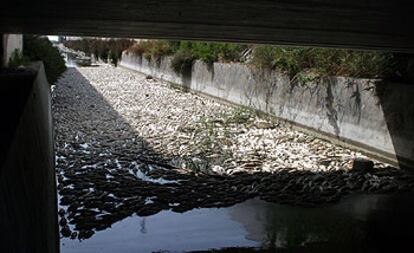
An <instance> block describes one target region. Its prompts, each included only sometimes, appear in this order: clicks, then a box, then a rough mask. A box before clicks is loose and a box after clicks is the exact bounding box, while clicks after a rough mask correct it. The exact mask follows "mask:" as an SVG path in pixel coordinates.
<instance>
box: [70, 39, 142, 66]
mask: <svg viewBox="0 0 414 253" xmlns="http://www.w3.org/2000/svg"><path fill="white" fill-rule="evenodd" d="M64 44H65V46H66V47H68V48H71V49H73V50H77V51H82V52H84V53H85V54H86V55H87V56H92V54H94V56H95V58H96V59H97V60H99V59H101V60H102V61H104V62H108V58H110V61H111V63H113V64H114V65H116V64H117V63H118V61H119V59H120V58H121V55H122V52H123V51H124V50H125V49H127V48H129V47H131V46H132V45H133V44H134V41H133V40H130V39H109V40H104V39H86V38H85V39H81V40H70V41H66V42H65V43H64Z"/></svg>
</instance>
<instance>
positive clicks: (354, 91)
mask: <svg viewBox="0 0 414 253" xmlns="http://www.w3.org/2000/svg"><path fill="white" fill-rule="evenodd" d="M170 61H171V59H170V58H168V57H166V58H162V59H161V60H160V61H159V62H148V61H147V60H146V59H145V58H141V57H138V56H132V55H128V54H126V53H124V54H123V55H122V61H121V63H120V65H121V66H124V67H127V68H130V69H133V70H137V71H139V72H142V73H145V74H149V75H152V76H154V77H156V78H159V79H162V80H165V81H168V82H172V83H175V84H179V85H181V86H184V87H186V88H188V89H191V90H193V91H196V92H201V93H204V94H207V95H210V96H214V97H216V98H220V99H224V100H226V101H228V102H231V103H235V104H238V105H244V106H248V107H250V108H253V109H257V110H260V111H263V112H266V113H269V114H271V115H274V116H276V117H278V118H281V119H284V120H287V121H290V122H292V123H295V124H297V125H299V126H302V127H305V128H307V129H310V130H316V131H317V132H318V133H322V134H323V135H325V136H326V137H328V138H330V139H331V140H336V141H340V142H341V143H343V144H346V145H352V146H353V147H355V148H358V149H359V150H362V151H365V152H367V153H370V154H374V155H376V156H379V157H381V158H383V159H385V160H387V161H388V162H392V163H393V164H394V165H398V166H401V167H406V166H408V167H413V164H414V163H413V158H414V117H413V115H414V104H413V103H412V101H411V100H412V98H413V97H414V86H412V85H408V84H398V83H381V82H379V80H370V79H354V78H345V77H330V78H324V79H318V80H315V81H311V82H307V83H306V84H302V83H298V82H290V81H289V79H288V77H287V76H285V75H283V74H281V73H279V72H276V71H267V72H266V71H259V70H257V69H255V68H253V67H249V66H247V65H243V64H223V63H214V64H213V65H212V66H207V65H206V64H204V63H202V62H200V61H197V62H196V63H195V64H194V65H193V68H192V71H191V73H189V74H188V75H185V76H181V75H177V74H176V73H174V71H173V70H172V69H171V68H170ZM332 137H333V138H332Z"/></svg>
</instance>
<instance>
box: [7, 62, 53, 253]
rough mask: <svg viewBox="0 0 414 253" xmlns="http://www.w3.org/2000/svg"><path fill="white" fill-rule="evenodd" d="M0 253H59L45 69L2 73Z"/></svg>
mask: <svg viewBox="0 0 414 253" xmlns="http://www.w3.org/2000/svg"><path fill="white" fill-rule="evenodd" d="M0 83H1V85H0V111H1V117H2V120H1V124H0V135H1V136H0V139H1V142H0V228H1V232H0V234H1V236H0V252H8V253H12V252H16V253H23V252H28V253H29V252H39V253H57V252H59V231H58V226H57V195H56V180H55V171H54V152H53V138H52V117H51V98H50V86H49V84H48V83H47V80H46V75H45V72H44V68H43V64H42V63H40V62H38V63H35V64H33V65H31V66H30V68H29V69H26V70H24V71H15V72H3V73H0Z"/></svg>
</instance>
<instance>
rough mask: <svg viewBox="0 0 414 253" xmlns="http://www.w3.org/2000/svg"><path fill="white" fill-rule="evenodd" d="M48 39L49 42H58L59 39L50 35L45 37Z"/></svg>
mask: <svg viewBox="0 0 414 253" xmlns="http://www.w3.org/2000/svg"><path fill="white" fill-rule="evenodd" d="M47 37H48V38H49V40H50V41H58V39H59V37H58V36H54V35H53V36H52V35H48V36H47Z"/></svg>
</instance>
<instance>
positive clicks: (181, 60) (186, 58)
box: [171, 49, 194, 73]
mask: <svg viewBox="0 0 414 253" xmlns="http://www.w3.org/2000/svg"><path fill="white" fill-rule="evenodd" d="M193 62H194V56H193V54H192V53H191V51H190V50H189V49H180V50H179V51H177V53H175V55H174V57H173V59H172V60H171V67H172V69H173V70H174V71H175V72H176V73H186V72H188V71H190V70H191V67H192V66H193Z"/></svg>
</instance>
